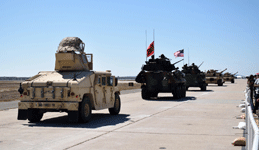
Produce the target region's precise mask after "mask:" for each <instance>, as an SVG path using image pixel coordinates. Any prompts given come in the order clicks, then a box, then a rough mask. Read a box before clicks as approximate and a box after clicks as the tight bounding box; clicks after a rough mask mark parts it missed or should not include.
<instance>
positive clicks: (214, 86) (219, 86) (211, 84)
mask: <svg viewBox="0 0 259 150" xmlns="http://www.w3.org/2000/svg"><path fill="white" fill-rule="evenodd" d="M208 86H213V87H227V85H222V86H218V85H217V84H215V85H214V84H209V85H208Z"/></svg>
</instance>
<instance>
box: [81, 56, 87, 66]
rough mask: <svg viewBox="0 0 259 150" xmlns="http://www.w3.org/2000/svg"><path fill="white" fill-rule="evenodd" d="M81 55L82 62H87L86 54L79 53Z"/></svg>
mask: <svg viewBox="0 0 259 150" xmlns="http://www.w3.org/2000/svg"><path fill="white" fill-rule="evenodd" d="M81 56H82V59H83V62H84V63H85V64H86V63H87V60H86V56H85V55H84V54H81Z"/></svg>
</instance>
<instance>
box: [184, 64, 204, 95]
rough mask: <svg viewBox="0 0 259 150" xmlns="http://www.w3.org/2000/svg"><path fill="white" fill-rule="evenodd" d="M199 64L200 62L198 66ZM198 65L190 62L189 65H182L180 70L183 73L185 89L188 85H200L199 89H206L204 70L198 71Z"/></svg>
mask: <svg viewBox="0 0 259 150" xmlns="http://www.w3.org/2000/svg"><path fill="white" fill-rule="evenodd" d="M201 65H202V64H200V66H201ZM200 66H196V65H195V64H194V63H192V65H190V66H188V65H187V64H185V65H184V66H183V67H182V69H183V70H182V72H183V73H184V74H185V79H186V90H188V88H189V87H200V88H201V91H206V87H207V83H206V76H205V73H204V72H202V71H200V69H199V67H200Z"/></svg>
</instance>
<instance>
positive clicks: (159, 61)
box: [135, 54, 186, 99]
mask: <svg viewBox="0 0 259 150" xmlns="http://www.w3.org/2000/svg"><path fill="white" fill-rule="evenodd" d="M180 61H182V60H180ZM180 61H178V62H176V63H179V62H180ZM145 63H146V64H145V65H143V66H142V68H141V71H140V72H139V74H138V75H137V77H136V79H135V81H136V82H138V83H141V84H142V85H141V90H142V91H141V95H142V98H143V99H150V98H151V97H157V96H158V93H163V92H170V93H172V94H173V96H174V98H176V99H179V98H182V97H185V96H186V86H185V83H186V80H185V78H184V73H182V72H181V71H180V70H179V69H178V68H175V66H174V65H175V64H176V63H174V64H171V62H170V60H169V59H168V58H167V57H165V56H164V55H163V54H162V55H161V56H160V57H159V58H156V59H155V58H154V55H153V56H152V57H151V59H149V60H148V61H146V62H145Z"/></svg>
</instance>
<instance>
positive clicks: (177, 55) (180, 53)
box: [174, 49, 184, 57]
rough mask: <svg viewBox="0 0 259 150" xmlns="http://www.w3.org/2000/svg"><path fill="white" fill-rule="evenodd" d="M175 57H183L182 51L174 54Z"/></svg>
mask: <svg viewBox="0 0 259 150" xmlns="http://www.w3.org/2000/svg"><path fill="white" fill-rule="evenodd" d="M174 56H175V57H184V49H181V50H179V51H177V52H175V53H174Z"/></svg>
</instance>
